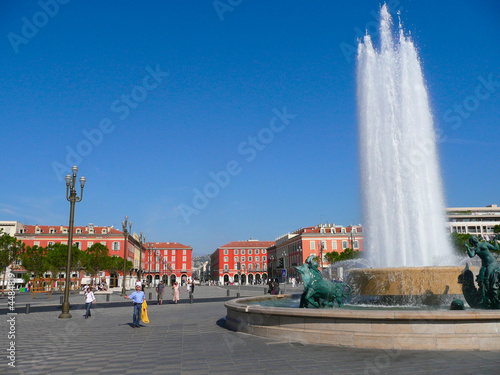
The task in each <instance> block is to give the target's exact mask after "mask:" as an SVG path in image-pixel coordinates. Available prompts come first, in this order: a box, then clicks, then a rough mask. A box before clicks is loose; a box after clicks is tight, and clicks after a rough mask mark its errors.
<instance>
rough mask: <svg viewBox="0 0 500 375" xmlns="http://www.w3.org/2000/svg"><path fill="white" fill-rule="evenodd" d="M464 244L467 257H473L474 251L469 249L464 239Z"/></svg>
mask: <svg viewBox="0 0 500 375" xmlns="http://www.w3.org/2000/svg"><path fill="white" fill-rule="evenodd" d="M464 245H465V247H466V248H467V255H468V256H469V258H474V256H475V255H476V251H475V250H474V252H473V251H472V250H471V248H470V247H469V245H467V242H466V241H464Z"/></svg>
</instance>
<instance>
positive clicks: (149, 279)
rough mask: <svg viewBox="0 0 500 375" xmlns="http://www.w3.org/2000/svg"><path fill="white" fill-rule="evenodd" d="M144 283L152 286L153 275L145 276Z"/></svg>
mask: <svg viewBox="0 0 500 375" xmlns="http://www.w3.org/2000/svg"><path fill="white" fill-rule="evenodd" d="M146 283H147V284H148V285H149V286H151V284H153V275H147V276H146Z"/></svg>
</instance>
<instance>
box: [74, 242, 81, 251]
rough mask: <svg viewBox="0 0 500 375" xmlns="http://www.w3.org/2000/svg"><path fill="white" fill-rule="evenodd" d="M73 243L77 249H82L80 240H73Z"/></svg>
mask: <svg viewBox="0 0 500 375" xmlns="http://www.w3.org/2000/svg"><path fill="white" fill-rule="evenodd" d="M74 245H75V246H76V247H77V248H78V249H80V250H81V249H82V243H81V242H75V243H74Z"/></svg>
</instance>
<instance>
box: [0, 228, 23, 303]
mask: <svg viewBox="0 0 500 375" xmlns="http://www.w3.org/2000/svg"><path fill="white" fill-rule="evenodd" d="M2 232H3V231H0V234H1V235H0V270H1V271H4V274H3V282H2V297H3V295H4V289H5V276H6V273H5V271H6V269H7V267H9V266H10V265H11V264H12V262H13V261H15V260H16V259H18V258H19V254H20V252H21V251H22V249H23V248H24V243H23V242H22V241H19V240H18V239H16V238H15V237H12V236H9V235H8V234H7V233H2Z"/></svg>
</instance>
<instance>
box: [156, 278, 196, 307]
mask: <svg viewBox="0 0 500 375" xmlns="http://www.w3.org/2000/svg"><path fill="white" fill-rule="evenodd" d="M194 285H195V284H194V280H191V282H188V283H187V285H186V289H187V292H188V293H189V297H190V298H191V296H192V295H193V293H194ZM164 293H165V284H163V281H160V283H159V284H158V286H157V287H156V296H157V302H156V304H157V305H162V304H163V296H164ZM172 296H173V298H172V300H173V301H174V303H177V302H178V301H179V299H180V297H181V287H180V285H179V283H178V282H177V281H175V282H174V284H173V285H172Z"/></svg>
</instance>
